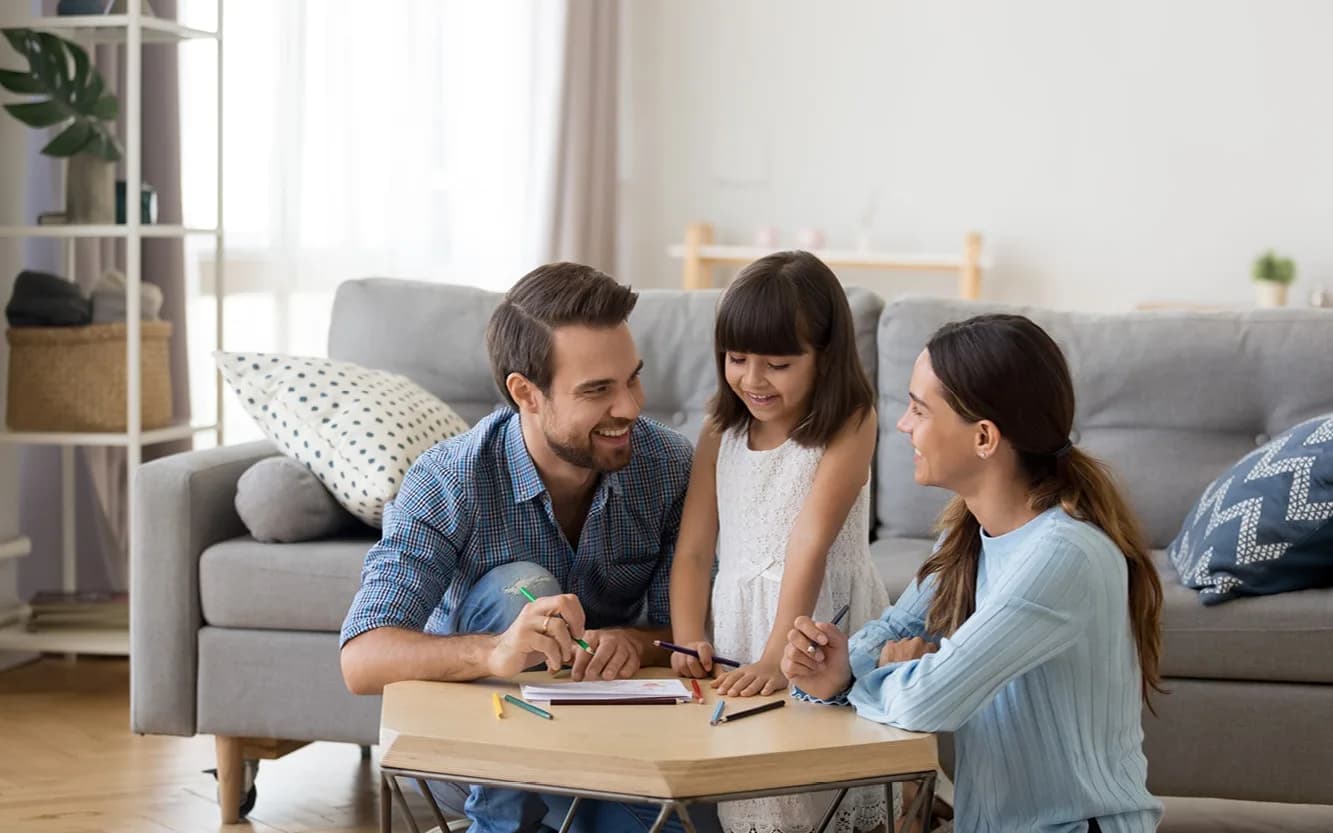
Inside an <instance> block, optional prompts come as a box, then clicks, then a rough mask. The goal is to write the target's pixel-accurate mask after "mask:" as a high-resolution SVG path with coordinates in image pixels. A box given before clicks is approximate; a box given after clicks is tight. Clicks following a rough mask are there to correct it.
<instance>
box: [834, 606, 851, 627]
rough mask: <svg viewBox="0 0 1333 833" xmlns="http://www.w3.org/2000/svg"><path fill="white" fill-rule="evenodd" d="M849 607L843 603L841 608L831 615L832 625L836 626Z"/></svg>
mask: <svg viewBox="0 0 1333 833" xmlns="http://www.w3.org/2000/svg"><path fill="white" fill-rule="evenodd" d="M851 609H852V606H851V605H843V606H842V610H839V611H838V612H837V614H835V615H834V617H833V627H835V628H836V627H837V626H838V623H839V622H841V621H842V617H844V616H846V615H847V611H849V610H851Z"/></svg>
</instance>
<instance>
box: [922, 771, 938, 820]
mask: <svg viewBox="0 0 1333 833" xmlns="http://www.w3.org/2000/svg"><path fill="white" fill-rule="evenodd" d="M921 792H923V793H925V794H926V800H925V801H924V802H923V803H922V806H921V829H922V830H923V831H925V832H926V833H929V831H930V825H931V821H932V819H931V816H933V815H934V814H935V773H933V772H932V773H931V774H930V775H928V776H926V777H925V778H924V779H922V783H921Z"/></svg>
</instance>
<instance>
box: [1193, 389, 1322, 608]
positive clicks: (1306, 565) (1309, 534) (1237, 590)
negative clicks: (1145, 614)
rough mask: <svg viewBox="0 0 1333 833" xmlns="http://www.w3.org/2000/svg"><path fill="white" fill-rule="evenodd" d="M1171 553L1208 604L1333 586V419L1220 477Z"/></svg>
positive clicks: (1309, 424) (1293, 433)
mask: <svg viewBox="0 0 1333 833" xmlns="http://www.w3.org/2000/svg"><path fill="white" fill-rule="evenodd" d="M1168 553H1169V554H1170V556H1171V563H1172V565H1174V566H1175V568H1176V573H1177V574H1178V575H1179V577H1180V582H1181V584H1183V585H1185V586H1186V587H1189V588H1191V589H1194V590H1197V591H1199V600H1200V601H1202V602H1203V603H1204V604H1219V603H1221V602H1224V601H1227V600H1228V599H1235V598H1239V597H1241V596H1263V595H1268V594H1272V593H1285V592H1288V591H1291V590H1304V589H1306V588H1310V587H1329V586H1333V415H1331V414H1325V415H1324V416H1322V417H1318V418H1316V419H1312V420H1308V421H1306V422H1303V423H1301V424H1300V425H1297V426H1296V427H1294V428H1292V429H1291V430H1290V431H1287V432H1286V433H1284V434H1282V436H1280V437H1278V438H1277V439H1275V440H1273V441H1272V442H1270V443H1268V445H1266V446H1264V447H1263V448H1261V449H1259V450H1257V451H1253V452H1251V453H1250V454H1247V455H1246V456H1245V457H1244V458H1242V459H1241V460H1240V461H1238V462H1237V463H1236V464H1235V465H1234V466H1232V467H1231V468H1229V469H1227V470H1226V471H1225V472H1223V473H1222V474H1221V475H1219V476H1218V477H1217V479H1216V480H1214V481H1213V482H1212V483H1211V484H1209V486H1208V488H1206V489H1204V491H1203V495H1202V496H1201V497H1200V498H1199V502H1198V504H1197V505H1196V506H1195V508H1194V511H1193V512H1191V513H1190V515H1189V517H1188V518H1187V519H1186V521H1185V525H1184V526H1183V527H1182V528H1181V530H1180V534H1179V535H1177V536H1176V540H1175V541H1173V542H1172V543H1171V547H1170V549H1169V550H1168Z"/></svg>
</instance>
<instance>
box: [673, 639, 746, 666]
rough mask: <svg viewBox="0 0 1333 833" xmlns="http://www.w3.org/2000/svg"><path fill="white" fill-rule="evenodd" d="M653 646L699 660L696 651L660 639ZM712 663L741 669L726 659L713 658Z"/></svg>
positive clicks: (738, 664)
mask: <svg viewBox="0 0 1333 833" xmlns="http://www.w3.org/2000/svg"><path fill="white" fill-rule="evenodd" d="M653 644H654V645H656V646H657V647H659V648H666V649H667V650H668V651H675V652H676V653H678V654H688V655H689V656H692V657H694V658H695V659H698V658H699V652H698V651H696V650H694V649H693V648H686V647H685V646H684V645H673V644H672V643H670V642H663V641H662V640H660V639H654V640H653ZM713 662H716V663H718V664H719V665H730V666H731V667H732V668H740V667H741V664H740V663H739V662H737V661H736V660H734V659H727V658H726V657H713Z"/></svg>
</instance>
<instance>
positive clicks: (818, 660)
mask: <svg viewBox="0 0 1333 833" xmlns="http://www.w3.org/2000/svg"><path fill="white" fill-rule="evenodd" d="M782 672H783V673H784V674H786V675H787V678H788V679H789V680H791V682H792V685H794V686H796V687H797V688H799V689H801V691H804V692H805V693H806V694H809V695H811V696H813V697H819V698H821V699H823V700H829V699H832V698H833V697H836V696H838V695H839V694H841V693H842V692H844V691H846V690H847V688H848V687H849V686H850V685H851V684H852V664H851V661H850V659H849V658H848V656H847V635H846V634H844V633H843V632H842V631H840V630H838V629H837V628H836V627H834V626H833V625H831V624H829V623H828V622H815V621H814V620H812V619H811V618H810V617H809V616H800V617H797V619H796V622H795V627H793V628H792V629H791V630H790V631H789V632H788V633H787V647H786V648H785V649H783V654H782Z"/></svg>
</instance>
